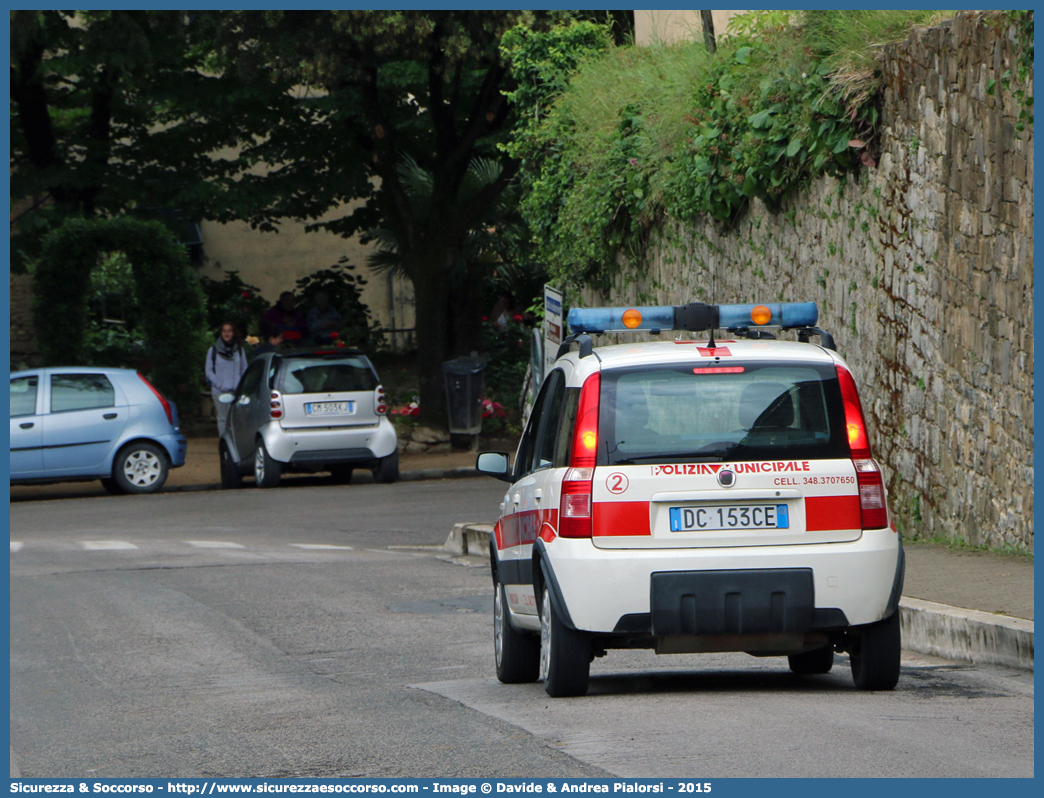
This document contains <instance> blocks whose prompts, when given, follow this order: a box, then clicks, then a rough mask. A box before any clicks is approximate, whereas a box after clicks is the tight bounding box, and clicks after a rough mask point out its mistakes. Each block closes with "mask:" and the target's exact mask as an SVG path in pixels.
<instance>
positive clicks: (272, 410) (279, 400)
mask: <svg viewBox="0 0 1044 798" xmlns="http://www.w3.org/2000/svg"><path fill="white" fill-rule="evenodd" d="M268 407H269V411H268V415H269V416H271V417H272V418H282V417H283V397H282V395H281V394H280V393H279V391H272V396H271V400H270V401H269V404H268Z"/></svg>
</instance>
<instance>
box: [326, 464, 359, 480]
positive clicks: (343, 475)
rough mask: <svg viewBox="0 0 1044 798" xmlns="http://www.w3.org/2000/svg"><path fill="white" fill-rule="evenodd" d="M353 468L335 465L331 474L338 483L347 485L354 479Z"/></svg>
mask: <svg viewBox="0 0 1044 798" xmlns="http://www.w3.org/2000/svg"><path fill="white" fill-rule="evenodd" d="M353 470H354V469H353V468H352V467H351V466H334V467H333V468H331V469H330V476H331V477H332V478H333V481H334V482H336V483H337V484H338V485H347V484H349V483H350V482H351V481H352V471H353Z"/></svg>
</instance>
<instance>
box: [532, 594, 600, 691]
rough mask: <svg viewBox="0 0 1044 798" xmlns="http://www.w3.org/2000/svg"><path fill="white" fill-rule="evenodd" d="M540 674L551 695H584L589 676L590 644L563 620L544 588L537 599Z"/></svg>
mask: <svg viewBox="0 0 1044 798" xmlns="http://www.w3.org/2000/svg"><path fill="white" fill-rule="evenodd" d="M540 676H541V678H542V679H543V680H544V690H546V691H547V694H548V695H549V696H551V697H552V698H564V697H566V696H577V695H586V694H587V686H588V682H589V681H590V677H591V643H590V641H589V640H588V639H587V635H585V634H584V633H583V632H579V631H577V630H576V629H570V628H569V627H568V626H566V625H565V624H564V623H562V619H561V618H559V617H558V613H557V612H555V608H554V605H553V604H552V603H551V594H550V593H549V592H548V589H547V587H544V595H543V597H542V598H541V601H540Z"/></svg>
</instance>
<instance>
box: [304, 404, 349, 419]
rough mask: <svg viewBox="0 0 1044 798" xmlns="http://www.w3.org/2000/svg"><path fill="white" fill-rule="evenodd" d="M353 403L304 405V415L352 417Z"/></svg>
mask: <svg viewBox="0 0 1044 798" xmlns="http://www.w3.org/2000/svg"><path fill="white" fill-rule="evenodd" d="M354 412H355V402H309V403H308V404H306V405H305V413H306V414H307V415H309V416H333V415H348V416H350V415H352V414H353V413H354Z"/></svg>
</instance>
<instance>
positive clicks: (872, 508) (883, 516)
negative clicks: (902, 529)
mask: <svg viewBox="0 0 1044 798" xmlns="http://www.w3.org/2000/svg"><path fill="white" fill-rule="evenodd" d="M835 368H836V370H837V381H838V382H839V383H840V385H841V401H842V402H843V403H844V406H845V432H846V434H847V437H848V450H849V452H850V453H851V455H852V464H853V465H854V466H855V470H856V480H857V482H858V483H859V513H860V515H861V516H862V521H863V529H883V528H884V527H886V526H888V505H887V503H886V502H885V490H884V480H883V479H882V478H881V467H880V466H879V465H878V464H877V461H876V460H874V456H873V454H872V453H871V451H870V439H869V437H868V436H867V434H866V420H865V418H864V417H863V406H862V404H861V403H860V402H859V392H858V391H856V386H855V380H854V379H852V374H851V372H849V370H848V369H846V368H844V367H843V366H835Z"/></svg>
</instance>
